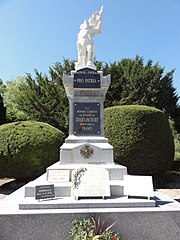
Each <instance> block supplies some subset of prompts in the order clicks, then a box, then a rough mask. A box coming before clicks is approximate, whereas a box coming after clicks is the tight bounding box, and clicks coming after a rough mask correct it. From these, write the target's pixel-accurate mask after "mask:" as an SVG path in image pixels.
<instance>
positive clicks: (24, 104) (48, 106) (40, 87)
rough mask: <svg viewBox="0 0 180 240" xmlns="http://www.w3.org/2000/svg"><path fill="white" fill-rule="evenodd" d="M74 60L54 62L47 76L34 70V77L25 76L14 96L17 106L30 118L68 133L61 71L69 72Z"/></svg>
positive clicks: (66, 105) (65, 97) (72, 67)
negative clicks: (15, 96) (17, 92)
mask: <svg viewBox="0 0 180 240" xmlns="http://www.w3.org/2000/svg"><path fill="white" fill-rule="evenodd" d="M72 69H74V62H72V61H69V60H64V63H63V64H61V63H55V65H54V66H53V67H50V69H49V76H47V75H43V74H42V73H39V72H38V71H37V70H35V78H33V77H32V76H31V74H27V75H26V76H25V81H24V83H23V84H21V85H19V94H18V96H17V98H16V102H17V104H18V108H19V109H20V110H22V111H24V112H25V113H26V114H28V115H29V117H30V118H31V119H34V120H37V121H41V122H47V123H49V124H51V125H52V126H55V127H57V128H59V129H60V130H61V131H62V132H64V133H65V134H66V135H67V134H68V130H67V128H68V108H69V107H68V99H67V96H66V94H65V90H64V86H63V79H62V76H63V72H64V73H66V74H70V72H71V70H72Z"/></svg>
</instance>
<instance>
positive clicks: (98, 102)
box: [60, 68, 114, 164]
mask: <svg viewBox="0 0 180 240" xmlns="http://www.w3.org/2000/svg"><path fill="white" fill-rule="evenodd" d="M63 83H64V87H65V90H66V94H67V96H68V99H69V106H70V110H69V137H68V138H67V139H66V141H65V143H64V144H63V145H62V147H61V152H60V164H75V163H83V164H84V163H91V164H92V163H94V164H99V163H108V164H109V163H112V164H113V162H114V161H113V147H112V146H111V145H110V144H109V143H108V139H106V138H105V137H104V99H105V95H106V92H107V90H108V87H109V85H110V75H108V76H106V77H104V76H103V74H102V71H98V72H97V71H95V70H93V69H89V68H84V69H80V70H78V71H76V72H75V71H72V75H71V76H67V75H65V74H64V75H63Z"/></svg>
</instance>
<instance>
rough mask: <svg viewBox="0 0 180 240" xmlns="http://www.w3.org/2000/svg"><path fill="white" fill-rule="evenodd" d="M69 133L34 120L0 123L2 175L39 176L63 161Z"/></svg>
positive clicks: (0, 168) (16, 176)
mask: <svg viewBox="0 0 180 240" xmlns="http://www.w3.org/2000/svg"><path fill="white" fill-rule="evenodd" d="M64 139H65V136H64V134H63V133H62V132H61V131H59V130H58V129H56V128H54V127H52V126H50V125H49V124H46V123H42V122H34V121H25V122H15V123H9V124H4V125H2V126H0V177H14V178H16V179H25V178H35V177H37V176H39V175H41V174H42V173H44V172H45V170H46V167H48V166H49V165H51V164H53V163H55V162H57V161H58V160H59V148H60V146H61V145H62V143H63V142H64Z"/></svg>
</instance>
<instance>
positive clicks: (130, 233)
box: [0, 187, 180, 240]
mask: <svg viewBox="0 0 180 240" xmlns="http://www.w3.org/2000/svg"><path fill="white" fill-rule="evenodd" d="M24 192H25V187H22V188H20V189H19V190H17V191H16V192H14V193H13V194H11V195H9V196H7V197H6V198H4V199H3V200H1V202H0V223H1V224H0V239H1V240H42V239H43V240H49V239H52V240H64V239H67V240H69V239H71V237H70V236H69V231H70V229H71V227H72V220H73V219H75V218H76V219H82V218H90V217H91V216H94V217H101V218H102V219H103V220H105V221H106V222H107V223H113V222H114V221H116V224H115V225H114V227H113V230H114V231H117V232H119V233H120V234H121V236H122V239H125V240H132V239H134V240H145V239H146V240H157V239H158V240H164V239H166V240H172V239H173V240H179V239H180V203H178V202H176V201H174V200H172V199H171V198H169V197H167V196H165V195H162V194H161V193H159V192H154V195H155V201H156V207H136V208H128V207H127V208H121V207H119V208H114V207H113V206H112V207H109V208H103V207H102V208H89V207H88V206H87V208H83V209H79V208H74V209H66V208H64V209H39V210H35V209H34V210H33V209H31V210H21V209H19V203H20V202H22V201H23V199H24ZM45 204H48V202H47V201H46V203H45Z"/></svg>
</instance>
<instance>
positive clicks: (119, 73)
mask: <svg viewBox="0 0 180 240" xmlns="http://www.w3.org/2000/svg"><path fill="white" fill-rule="evenodd" d="M96 66H97V69H98V70H102V71H103V74H104V75H107V74H111V85H110V88H109V90H108V92H107V95H106V99H105V107H110V106H115V105H131V104H135V105H136V104H138V105H147V106H152V107H156V108H158V109H160V110H162V111H163V112H165V113H166V114H167V116H168V117H171V118H174V119H175V123H176V125H177V123H178V121H179V120H178V119H180V110H179V106H178V99H179V97H178V95H177V93H176V89H175V88H174V86H173V73H174V70H171V71H170V72H167V73H164V68H163V67H161V66H159V64H158V63H157V64H153V62H152V60H149V61H148V62H147V63H146V64H144V60H143V58H142V57H139V56H137V57H136V58H135V59H129V58H124V59H122V60H120V61H119V62H114V63H110V64H107V63H103V62H97V63H96ZM71 70H74V61H70V60H67V59H64V61H63V63H62V64H61V63H55V64H54V65H53V66H52V67H50V68H49V75H44V74H42V73H40V72H38V70H35V76H34V77H32V75H31V74H26V76H25V77H24V79H21V81H19V80H18V81H16V82H14V83H8V86H7V91H6V96H5V98H4V99H5V105H6V106H7V113H8V116H9V115H10V114H9V113H10V112H11V115H13V114H12V113H13V112H15V113H16V114H15V116H16V118H17V116H18V114H17V113H23V114H25V115H23V116H24V117H26V118H27V119H33V120H37V121H43V122H47V123H49V124H51V125H53V126H55V127H57V128H59V129H60V130H61V131H63V132H64V133H65V134H66V135H67V134H68V109H69V104H68V99H67V96H66V93H65V90H64V86H63V79H62V78H63V73H66V74H69V75H70V73H71ZM10 110H11V111H10ZM15 110H16V111H15ZM11 119H13V118H12V117H11ZM14 119H15V118H14ZM18 120H20V119H18ZM22 120H25V119H22ZM179 125H180V124H179ZM177 126H178V125H177Z"/></svg>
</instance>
